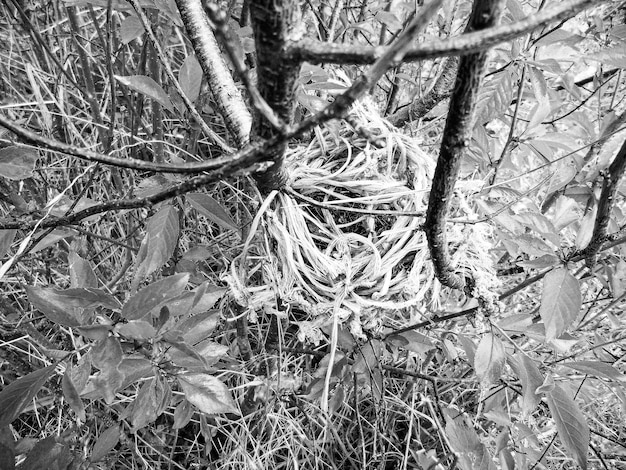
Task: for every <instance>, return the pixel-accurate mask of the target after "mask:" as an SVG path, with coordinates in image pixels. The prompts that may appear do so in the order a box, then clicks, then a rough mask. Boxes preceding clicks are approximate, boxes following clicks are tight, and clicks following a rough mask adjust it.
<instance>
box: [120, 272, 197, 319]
mask: <svg viewBox="0 0 626 470" xmlns="http://www.w3.org/2000/svg"><path fill="white" fill-rule="evenodd" d="M188 282H189V273H180V274H175V275H173V276H169V277H166V278H164V279H161V280H160V281H157V282H153V283H152V284H149V285H148V286H146V287H144V288H143V289H141V290H140V291H139V292H137V293H136V294H135V295H133V296H132V297H131V298H130V299H128V302H126V303H125V304H124V306H123V307H122V317H124V318H126V319H127V320H138V319H140V318H142V317H144V316H146V315H147V314H148V313H150V311H152V310H154V309H158V308H159V307H161V306H163V305H165V304H166V303H167V302H168V301H169V300H171V299H173V298H175V297H176V296H178V295H179V294H180V293H181V292H183V290H184V289H185V287H186V286H187V283H188Z"/></svg>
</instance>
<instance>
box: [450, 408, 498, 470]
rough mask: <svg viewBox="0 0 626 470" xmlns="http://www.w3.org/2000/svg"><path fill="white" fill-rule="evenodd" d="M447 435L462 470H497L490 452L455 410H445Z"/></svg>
mask: <svg viewBox="0 0 626 470" xmlns="http://www.w3.org/2000/svg"><path fill="white" fill-rule="evenodd" d="M444 415H445V416H446V428H445V434H446V436H447V437H448V442H449V443H450V447H451V449H452V451H453V452H454V454H455V455H456V456H457V458H458V460H457V464H458V466H459V468H460V469H461V470H478V469H480V470H496V466H495V464H494V462H493V459H492V458H491V456H490V455H489V451H488V450H487V448H486V447H485V445H484V444H483V443H482V442H481V440H480V438H479V437H478V434H477V433H476V431H474V429H472V428H471V427H469V426H468V425H467V424H466V423H465V420H464V419H463V415H462V414H459V413H458V412H457V411H456V410H453V409H444Z"/></svg>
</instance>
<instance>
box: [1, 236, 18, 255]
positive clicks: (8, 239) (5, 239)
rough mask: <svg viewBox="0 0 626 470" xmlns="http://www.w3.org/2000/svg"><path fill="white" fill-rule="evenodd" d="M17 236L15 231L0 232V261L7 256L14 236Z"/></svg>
mask: <svg viewBox="0 0 626 470" xmlns="http://www.w3.org/2000/svg"><path fill="white" fill-rule="evenodd" d="M16 234H17V230H15V229H11V230H0V259H2V258H3V257H4V255H6V254H7V251H9V248H11V244H12V243H13V240H15V235H16Z"/></svg>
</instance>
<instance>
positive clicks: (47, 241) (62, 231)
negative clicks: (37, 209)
mask: <svg viewBox="0 0 626 470" xmlns="http://www.w3.org/2000/svg"><path fill="white" fill-rule="evenodd" d="M75 235H78V232H77V231H76V230H74V229H71V228H67V227H60V228H55V229H54V230H53V231H52V232H50V233H49V234H48V235H46V236H45V237H44V238H43V239H42V240H41V241H40V242H39V243H37V244H36V245H35V246H34V247H33V249H32V250H30V252H31V253H37V252H39V251H41V250H43V249H44V248H48V247H50V246H52V245H54V244H55V243H58V242H59V241H61V240H64V239H66V238H68V237H73V236H75Z"/></svg>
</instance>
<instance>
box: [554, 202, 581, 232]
mask: <svg viewBox="0 0 626 470" xmlns="http://www.w3.org/2000/svg"><path fill="white" fill-rule="evenodd" d="M578 219H579V216H578V204H576V201H574V200H573V199H572V198H569V197H566V196H560V197H559V198H558V199H557V200H556V209H555V213H554V217H553V219H552V223H553V224H554V227H555V229H556V230H561V229H563V228H565V227H567V226H568V225H569V224H571V223H572V222H574V221H576V220H578Z"/></svg>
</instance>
